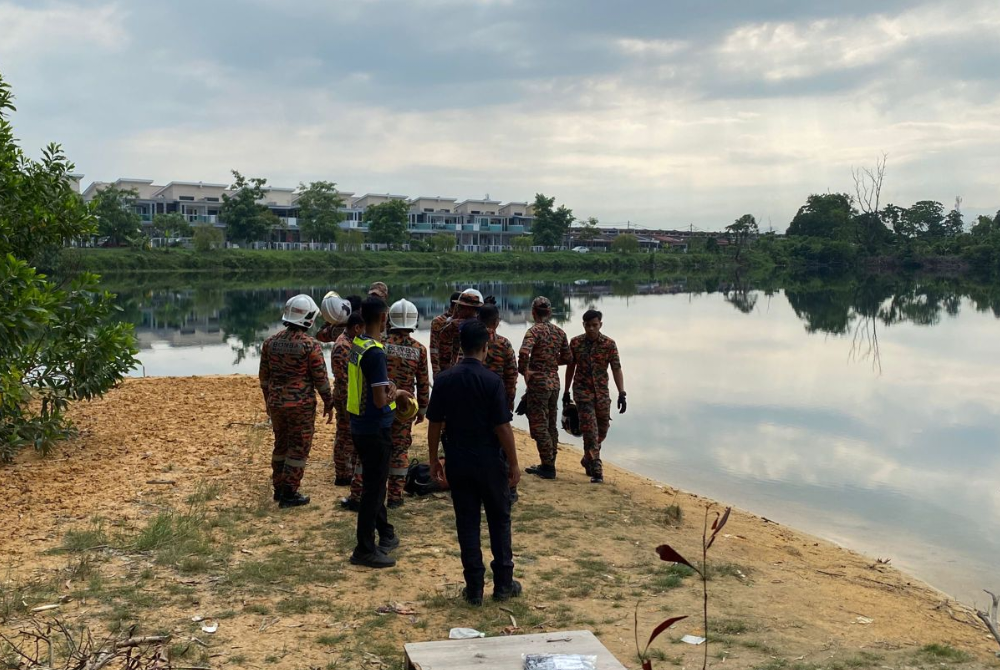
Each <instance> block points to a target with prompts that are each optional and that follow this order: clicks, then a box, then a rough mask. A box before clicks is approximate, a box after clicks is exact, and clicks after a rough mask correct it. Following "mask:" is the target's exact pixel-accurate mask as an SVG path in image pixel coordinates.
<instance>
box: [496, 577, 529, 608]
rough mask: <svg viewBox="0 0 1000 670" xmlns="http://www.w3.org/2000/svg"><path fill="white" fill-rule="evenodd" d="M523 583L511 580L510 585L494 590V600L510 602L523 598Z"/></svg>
mask: <svg viewBox="0 0 1000 670" xmlns="http://www.w3.org/2000/svg"><path fill="white" fill-rule="evenodd" d="M521 591H522V588H521V582H519V581H517V580H516V579H514V580H511V582H510V585H508V586H504V587H501V588H495V587H494V589H493V600H495V601H497V602H503V601H505V600H510V599H511V598H519V597H520V596H521Z"/></svg>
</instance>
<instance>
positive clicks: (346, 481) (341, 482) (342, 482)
mask: <svg viewBox="0 0 1000 670" xmlns="http://www.w3.org/2000/svg"><path fill="white" fill-rule="evenodd" d="M333 485H334V486H350V485H351V478H350V477H337V478H335V479H334V480H333Z"/></svg>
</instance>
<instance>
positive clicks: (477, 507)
mask: <svg viewBox="0 0 1000 670" xmlns="http://www.w3.org/2000/svg"><path fill="white" fill-rule="evenodd" d="M491 451H492V450H491ZM445 470H446V472H445V475H446V476H447V477H448V484H449V486H450V487H451V501H452V504H453V505H454V507H455V529H456V530H457V531H458V546H459V548H460V549H461V551H462V568H463V569H464V572H465V585H466V587H467V588H468V589H469V591H470V592H481V591H482V590H483V581H484V579H485V576H486V568H485V567H483V552H482V547H481V544H480V524H481V518H482V517H481V516H480V511H481V510H482V509H485V510H486V523H487V524H488V525H489V529H490V549H492V551H493V562H492V563H490V569H492V570H493V586H494V588H497V589H506V588H508V587H509V586H510V584H511V582H512V581H513V579H514V552H513V550H512V549H511V541H510V487H509V486H508V484H507V459H506V457H505V456H504V454H503V452H502V451H500V450H496V451H494V452H493V453H485V452H484V451H483V450H481V449H480V450H477V451H466V450H464V449H463V448H462V447H461V445H457V444H456V445H452V448H451V450H450V451H449V452H448V458H447V459H446V460H445Z"/></svg>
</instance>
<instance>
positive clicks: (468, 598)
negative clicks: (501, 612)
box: [462, 586, 483, 607]
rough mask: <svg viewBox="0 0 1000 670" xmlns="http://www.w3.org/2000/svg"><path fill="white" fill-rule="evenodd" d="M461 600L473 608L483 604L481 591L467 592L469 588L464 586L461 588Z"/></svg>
mask: <svg viewBox="0 0 1000 670" xmlns="http://www.w3.org/2000/svg"><path fill="white" fill-rule="evenodd" d="M462 600H464V601H465V602H467V603H468V604H470V605H472V606H473V607H479V606H481V605H482V604H483V590H482V589H479V590H478V591H472V592H470V591H469V587H468V586H465V587H463V588H462Z"/></svg>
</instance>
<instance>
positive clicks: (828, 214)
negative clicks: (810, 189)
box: [788, 193, 855, 241]
mask: <svg viewBox="0 0 1000 670" xmlns="http://www.w3.org/2000/svg"><path fill="white" fill-rule="evenodd" d="M854 215H855V211H854V204H853V200H852V198H851V196H849V195H848V194H846V193H824V194H819V195H817V194H813V195H810V196H809V197H808V198H807V199H806V204H805V205H803V206H802V207H800V208H799V211H798V212H797V213H796V214H795V218H793V219H792V223H791V224H790V225H789V226H788V236H789V237H795V236H802V237H825V238H827V239H831V240H852V241H853V239H854V226H853V222H854Z"/></svg>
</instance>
